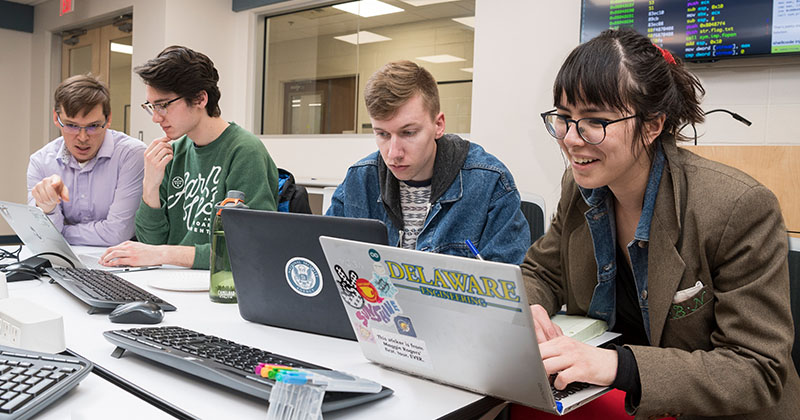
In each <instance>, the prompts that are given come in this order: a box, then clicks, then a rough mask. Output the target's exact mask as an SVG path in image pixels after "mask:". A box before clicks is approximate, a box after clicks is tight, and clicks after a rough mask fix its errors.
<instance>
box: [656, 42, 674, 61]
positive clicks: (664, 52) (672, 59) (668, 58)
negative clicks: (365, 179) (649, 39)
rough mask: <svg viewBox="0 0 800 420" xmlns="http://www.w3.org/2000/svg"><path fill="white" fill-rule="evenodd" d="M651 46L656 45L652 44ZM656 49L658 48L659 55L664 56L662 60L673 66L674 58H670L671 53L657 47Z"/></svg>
mask: <svg viewBox="0 0 800 420" xmlns="http://www.w3.org/2000/svg"><path fill="white" fill-rule="evenodd" d="M653 45H656V44H653ZM656 48H658V50H659V51H661V55H662V56H664V60H666V62H667V63H669V64H673V65H674V64H675V57H673V56H672V53H671V52H669V51H667V50H665V49H663V48H661V47H659V46H658V45H656Z"/></svg>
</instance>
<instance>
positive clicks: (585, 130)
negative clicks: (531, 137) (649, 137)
mask: <svg viewBox="0 0 800 420" xmlns="http://www.w3.org/2000/svg"><path fill="white" fill-rule="evenodd" d="M541 116H542V120H544V127H545V128H546V129H547V132H548V133H550V135H551V136H553V137H554V138H555V139H556V140H564V137H566V136H567V132H568V131H569V126H570V124H574V125H575V127H576V128H577V130H578V135H579V136H580V137H581V139H583V141H585V142H586V143H588V144H592V145H598V144H600V143H602V142H603V140H605V139H606V127H608V126H609V125H611V124H614V123H618V122H620V121H625V120H628V119H631V118H636V117H637V116H636V115H631V116H628V117H623V118H620V119H618V120H612V121H608V120H604V119H601V118H581V119H579V120H573V119H571V118H567V117H565V116H563V115H559V114H557V113H556V110H555V109H554V110H552V111H548V112H543V113H542V114H541Z"/></svg>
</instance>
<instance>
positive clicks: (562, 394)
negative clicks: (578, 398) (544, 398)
mask: <svg viewBox="0 0 800 420" xmlns="http://www.w3.org/2000/svg"><path fill="white" fill-rule="evenodd" d="M590 386H592V385H591V384H587V383H585V382H571V383H570V384H569V385H567V387H566V388H564V389H562V390H561V391H559V390H557V389H556V387H554V386H553V385H550V390H551V391H553V398H555V400H556V401H561V400H562V399H564V398H567V397H569V396H570V395H572V394H574V393H576V392H578V391H582V390H584V389H586V388H589V387H590Z"/></svg>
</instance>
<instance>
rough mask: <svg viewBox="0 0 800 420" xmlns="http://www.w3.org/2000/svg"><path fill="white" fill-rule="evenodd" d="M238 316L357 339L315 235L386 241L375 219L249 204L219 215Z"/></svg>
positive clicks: (384, 242) (384, 233) (382, 230)
mask: <svg viewBox="0 0 800 420" xmlns="http://www.w3.org/2000/svg"><path fill="white" fill-rule="evenodd" d="M222 223H223V228H224V230H225V239H226V241H227V243H228V254H229V255H230V261H231V270H232V271H233V279H234V282H235V284H236V295H237V298H238V300H239V313H240V314H241V315H242V318H244V319H246V320H248V321H252V322H257V323H260V324H266V325H271V326H275V327H282V328H289V329H293V330H299V331H304V332H311V333H315V334H322V335H329V336H333V337H340V338H346V339H349V340H355V339H356V337H355V334H354V332H353V326H352V325H350V321H349V319H348V317H347V312H346V311H345V309H344V307H343V305H342V300H341V298H340V297H339V290H338V289H337V287H336V284H335V282H334V278H333V277H331V272H330V270H329V269H328V262H327V260H325V254H324V253H323V252H322V248H321V247H320V244H319V237H320V236H322V235H324V236H332V237H336V238H343V239H351V240H357V241H361V242H369V243H374V244H379V245H386V244H387V241H388V238H387V231H386V225H384V224H383V223H382V222H380V221H378V220H371V219H351V218H345V217H333V216H315V215H310V214H295V213H282V212H272V211H261V210H250V209H236V208H231V209H225V210H224V212H223V217H222Z"/></svg>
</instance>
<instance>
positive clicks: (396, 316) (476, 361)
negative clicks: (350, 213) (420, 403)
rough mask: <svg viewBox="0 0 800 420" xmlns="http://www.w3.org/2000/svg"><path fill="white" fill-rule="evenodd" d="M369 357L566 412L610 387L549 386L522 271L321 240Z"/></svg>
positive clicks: (454, 257)
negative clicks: (571, 388) (568, 391)
mask: <svg viewBox="0 0 800 420" xmlns="http://www.w3.org/2000/svg"><path fill="white" fill-rule="evenodd" d="M320 243H321V244H322V249H323V251H324V252H325V257H326V258H327V260H328V265H329V266H330V269H331V272H332V273H333V275H334V277H335V278H336V280H337V287H338V288H339V291H340V294H341V298H342V301H343V302H344V307H345V309H346V310H347V314H348V316H349V317H350V322H351V324H352V325H353V328H354V331H355V332H356V336H357V338H358V342H359V344H360V346H361V350H362V351H363V353H364V356H366V358H367V359H369V360H371V361H373V362H375V363H379V364H381V365H384V366H387V367H390V368H393V369H397V370H400V371H403V372H407V373H410V374H412V375H416V376H421V377H424V378H427V379H432V380H434V381H437V382H442V383H445V384H449V385H454V386H456V387H459V388H464V389H468V390H471V391H475V392H477V393H480V394H486V395H491V396H494V397H497V398H501V399H504V400H509V401H513V402H516V403H519V404H523V405H527V406H531V407H535V408H537V409H540V410H542V411H547V412H550V413H553V414H565V413H568V412H569V411H571V410H574V409H575V408H577V407H579V406H581V405H584V404H585V403H587V402H589V401H591V400H593V399H594V398H597V397H598V396H600V395H602V394H603V393H605V392H606V391H608V388H606V387H598V386H594V385H586V384H579V385H582V387H580V388H581V389H579V390H578V391H577V392H575V393H573V394H571V395H563V394H566V393H557V392H555V391H554V389H553V388H551V386H550V383H549V381H548V376H547V373H546V372H545V370H544V365H543V363H542V359H541V356H540V354H539V346H538V344H537V341H536V332H535V330H534V327H533V321H532V319H531V313H530V309H529V305H528V300H527V297H526V295H525V288H524V287H523V283H522V274H521V272H520V269H519V266H516V265H510V264H502V263H496V262H489V261H480V260H477V259H470V258H463V257H456V256H450V255H442V254H434V253H428V252H420V251H412V250H406V249H402V248H394V247H388V246H379V245H373V244H367V243H361V242H355V241H348V240H343V239H337V238H330V237H325V236H322V237H320Z"/></svg>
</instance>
